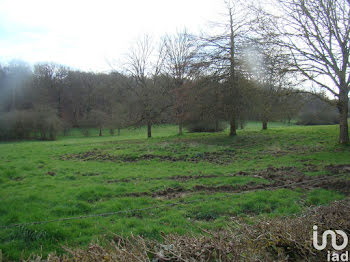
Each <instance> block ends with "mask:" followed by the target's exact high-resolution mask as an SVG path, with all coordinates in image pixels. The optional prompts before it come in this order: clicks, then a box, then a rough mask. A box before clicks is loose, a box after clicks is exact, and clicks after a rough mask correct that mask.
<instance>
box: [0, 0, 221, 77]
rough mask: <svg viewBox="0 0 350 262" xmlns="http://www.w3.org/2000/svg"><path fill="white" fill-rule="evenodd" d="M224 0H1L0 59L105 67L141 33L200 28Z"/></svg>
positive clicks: (215, 16)
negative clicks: (108, 61)
mask: <svg viewBox="0 0 350 262" xmlns="http://www.w3.org/2000/svg"><path fill="white" fill-rule="evenodd" d="M224 11H225V9H224V3H223V0H143V1H142V0H114V1H113V0H59V1H58V0H31V1H29V0H0V62H4V61H9V60H11V59H21V60H25V61H28V62H30V63H35V62H45V61H50V62H57V63H60V64H64V65H68V66H70V67H73V68H79V69H82V70H93V71H105V70H109V69H110V67H109V66H108V63H107V62H106V60H114V59H119V58H120V57H122V56H123V54H125V53H126V52H127V51H128V47H130V46H131V44H132V42H133V41H134V40H135V39H136V38H137V37H139V36H142V34H145V33H148V34H153V35H155V36H159V35H162V34H164V33H173V32H176V30H181V29H182V28H184V27H186V28H187V29H188V31H190V32H197V31H199V30H200V29H201V28H202V29H203V28H204V27H205V26H206V23H207V22H208V21H215V20H217V19H219V18H220V13H223V12H224Z"/></svg>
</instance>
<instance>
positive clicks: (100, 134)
mask: <svg viewBox="0 0 350 262" xmlns="http://www.w3.org/2000/svg"><path fill="white" fill-rule="evenodd" d="M98 136H102V127H100V133H99V135H98Z"/></svg>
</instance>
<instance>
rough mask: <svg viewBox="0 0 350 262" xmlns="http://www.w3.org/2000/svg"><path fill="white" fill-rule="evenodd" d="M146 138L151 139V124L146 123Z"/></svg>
mask: <svg viewBox="0 0 350 262" xmlns="http://www.w3.org/2000/svg"><path fill="white" fill-rule="evenodd" d="M147 137H148V138H150V137H152V124H151V122H147Z"/></svg>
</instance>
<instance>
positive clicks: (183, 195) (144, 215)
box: [0, 122, 350, 259]
mask: <svg viewBox="0 0 350 262" xmlns="http://www.w3.org/2000/svg"><path fill="white" fill-rule="evenodd" d="M152 135H153V138H151V139H146V138H145V137H146V130H145V129H144V128H140V129H123V130H122V131H121V136H111V135H110V134H109V132H108V130H105V131H104V136H103V137H98V131H97V130H93V131H92V135H91V137H84V136H82V135H81V133H80V132H79V130H73V131H72V133H71V134H70V135H69V136H66V137H63V136H62V137H59V139H58V140H57V141H54V142H39V141H27V142H8V143H0V185H1V191H0V200H1V205H0V226H3V225H11V224H17V223H26V222H32V221H42V220H51V219H58V218H69V217H77V216H84V215H92V214H99V213H107V212H115V211H124V210H129V209H145V208H148V207H151V206H162V207H161V208H155V209H146V210H138V211H133V212H129V213H121V214H117V215H112V216H107V217H93V218H86V219H78V220H70V221H64V222H53V223H47V224H42V225H27V226H21V227H13V228H5V229H4V228H2V229H0V249H1V250H2V253H3V257H4V258H5V259H6V258H10V259H18V258H20V257H21V256H22V257H28V255H29V254H30V253H40V252H41V247H42V252H43V254H44V255H45V254H47V253H49V252H52V251H54V250H56V251H57V252H61V251H62V250H61V247H60V246H61V245H68V246H84V245H87V244H88V243H89V242H90V241H92V240H96V239H98V238H107V239H108V238H109V237H111V236H112V235H113V233H116V234H118V235H122V236H127V235H130V234H136V235H137V234H140V235H143V236H146V237H149V238H160V235H161V233H162V232H164V233H170V232H176V233H179V234H186V233H194V234H197V233H198V234H199V233H200V230H199V229H198V227H201V228H203V229H210V230H216V229H220V228H223V227H225V226H226V225H228V224H231V223H232V221H234V217H237V216H242V217H244V218H245V219H246V220H247V221H248V222H249V223H253V222H254V220H255V219H257V218H259V217H260V216H290V215H294V214H298V213H300V212H301V211H302V210H303V209H304V208H306V207H308V206H311V205H324V204H328V203H329V202H330V201H334V200H339V199H343V198H344V197H345V196H346V195H347V194H349V193H350V192H349V187H348V185H349V178H348V177H345V174H346V173H349V172H350V147H349V146H340V145H338V144H337V138H338V126H309V127H303V126H295V125H286V124H282V123H271V124H270V125H269V129H268V130H266V131H261V124H260V123H253V122H251V123H249V124H248V125H247V127H246V128H245V129H244V130H238V136H237V137H233V138H231V137H228V136H227V132H223V133H215V134H214V133H201V134H199V133H196V134H190V133H185V134H184V135H182V136H178V135H177V127H176V126H172V125H164V126H158V127H154V128H153V132H152ZM342 174H344V176H342ZM335 176H336V177H335ZM329 179H332V180H329ZM187 202H188V203H187ZM172 203H177V204H178V205H170V204H172ZM179 203H182V204H179Z"/></svg>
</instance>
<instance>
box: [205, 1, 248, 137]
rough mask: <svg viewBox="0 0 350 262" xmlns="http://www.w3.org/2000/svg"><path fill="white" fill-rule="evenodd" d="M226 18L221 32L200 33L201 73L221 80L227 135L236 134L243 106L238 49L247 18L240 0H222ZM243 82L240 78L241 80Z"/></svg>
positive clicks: (241, 69) (246, 29) (240, 62)
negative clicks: (207, 34)
mask: <svg viewBox="0 0 350 262" xmlns="http://www.w3.org/2000/svg"><path fill="white" fill-rule="evenodd" d="M225 4H226V8H227V20H226V23H223V24H219V25H223V28H224V32H222V33H220V34H214V35H211V36H203V37H201V39H200V40H201V42H202V44H201V51H200V52H199V56H200V57H201V61H200V62H199V66H201V67H203V68H204V69H203V70H202V73H204V74H209V75H212V76H213V77H214V78H215V79H216V81H219V82H224V83H225V85H223V87H224V88H225V90H224V91H223V93H225V100H224V101H223V103H224V105H223V108H224V112H225V118H226V120H228V121H229V122H230V136H235V135H236V129H237V122H238V120H239V118H240V117H241V113H242V112H243V111H244V108H245V107H246V104H245V101H244V97H245V94H244V93H245V89H244V88H242V87H243V86H242V85H240V83H242V81H241V80H242V77H243V75H244V72H243V71H244V69H243V66H242V65H243V63H242V59H241V58H242V53H243V47H244V43H245V41H246V37H247V32H248V31H249V26H248V25H249V21H248V16H247V13H246V10H245V7H244V5H243V3H242V2H241V1H235V2H234V1H226V2H225ZM243 82H244V81H243Z"/></svg>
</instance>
